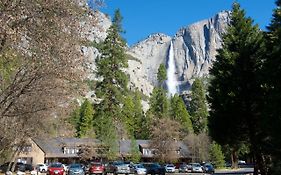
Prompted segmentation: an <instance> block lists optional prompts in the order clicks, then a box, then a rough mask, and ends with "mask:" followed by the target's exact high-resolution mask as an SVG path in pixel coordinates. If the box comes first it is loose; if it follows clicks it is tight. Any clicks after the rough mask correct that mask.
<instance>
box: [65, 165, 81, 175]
mask: <svg viewBox="0 0 281 175" xmlns="http://www.w3.org/2000/svg"><path fill="white" fill-rule="evenodd" d="M67 174H68V175H85V172H84V169H83V166H82V165H81V164H78V163H73V164H70V165H69V166H68V173H67Z"/></svg>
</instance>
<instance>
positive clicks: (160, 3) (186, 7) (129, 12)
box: [99, 0, 276, 46]
mask: <svg viewBox="0 0 281 175" xmlns="http://www.w3.org/2000/svg"><path fill="white" fill-rule="evenodd" d="M104 1H105V4H106V6H105V7H102V8H100V9H99V10H100V11H102V12H104V13H106V14H109V15H110V16H113V15H114V11H115V10H116V9H117V8H119V9H120V11H121V14H122V16H123V28H124V30H125V31H126V33H125V34H124V35H123V37H124V38H125V39H126V41H127V42H128V44H129V45H130V46H131V45H133V44H135V43H137V42H138V41H141V40H143V39H145V38H146V37H147V36H148V35H150V34H153V33H158V32H160V33H164V34H167V35H170V36H174V35H175V34H176V32H177V30H178V29H179V28H181V27H185V26H187V25H189V24H192V23H194V22H197V21H200V20H203V19H207V18H210V17H212V16H214V15H215V14H216V13H218V12H220V11H222V10H230V9H231V5H232V3H233V2H234V0H104ZM237 2H239V3H240V4H241V7H242V8H243V9H245V10H246V13H247V16H250V17H251V18H253V19H254V22H255V23H257V24H258V25H259V26H260V28H261V29H265V26H267V25H268V24H269V22H270V20H271V17H272V10H273V9H274V8H275V7H276V6H275V3H274V2H275V0H237Z"/></svg>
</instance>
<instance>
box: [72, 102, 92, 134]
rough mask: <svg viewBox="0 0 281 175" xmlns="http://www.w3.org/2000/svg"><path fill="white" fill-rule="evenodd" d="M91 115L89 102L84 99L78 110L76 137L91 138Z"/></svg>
mask: <svg viewBox="0 0 281 175" xmlns="http://www.w3.org/2000/svg"><path fill="white" fill-rule="evenodd" d="M93 115H94V110H93V107H92V105H91V103H90V102H89V100H87V99H86V100H85V101H84V102H83V104H82V106H81V108H80V110H79V121H78V123H77V131H76V134H77V137H79V138H82V137H87V136H91V132H93Z"/></svg>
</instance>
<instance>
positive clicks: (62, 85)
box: [0, 0, 281, 175]
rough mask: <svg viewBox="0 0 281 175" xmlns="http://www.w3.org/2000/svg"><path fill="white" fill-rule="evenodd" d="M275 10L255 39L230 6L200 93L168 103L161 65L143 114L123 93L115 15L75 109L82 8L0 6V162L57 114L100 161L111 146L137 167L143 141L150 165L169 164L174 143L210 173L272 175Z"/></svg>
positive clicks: (277, 48) (280, 14)
mask: <svg viewBox="0 0 281 175" xmlns="http://www.w3.org/2000/svg"><path fill="white" fill-rule="evenodd" d="M97 2H101V1H97ZM92 5H94V4H92ZM96 5H97V4H96ZM276 5H277V7H276V8H275V10H274V12H273V16H272V20H271V23H270V24H269V25H268V27H267V30H266V31H262V30H260V28H259V27H258V25H255V24H254V22H253V20H252V19H251V18H250V17H246V15H245V11H244V10H243V9H241V7H240V5H239V4H238V3H234V4H233V7H232V13H231V20H230V24H229V26H228V28H227V30H226V33H225V34H224V35H223V37H222V47H221V48H220V49H218V54H217V56H216V61H215V62H214V63H213V67H212V68H211V70H210V75H209V77H208V84H207V85H205V84H204V82H203V79H202V78H200V77H196V78H194V79H193V80H192V81H193V84H192V86H191V87H190V96H188V99H189V100H188V101H184V100H183V96H182V95H177V94H176V95H174V96H169V95H168V92H167V90H166V89H165V88H164V87H165V80H166V79H167V73H166V66H165V65H164V64H161V65H160V66H159V69H158V73H157V80H158V82H157V86H155V87H154V89H153V91H152V93H151V94H150V97H149V99H148V103H149V109H148V110H147V111H146V112H144V111H143V107H142V100H144V98H143V96H144V95H143V94H142V93H141V92H140V91H139V90H138V89H129V88H128V81H129V76H128V75H127V74H126V73H125V71H124V70H125V69H126V68H127V67H128V58H127V57H128V55H126V47H127V45H126V42H125V40H124V39H123V38H122V33H123V32H124V30H123V28H122V16H121V12H120V10H116V12H115V15H114V18H113V20H112V25H111V27H110V28H109V29H108V31H107V37H106V38H105V40H104V41H102V42H100V43H93V44H94V45H95V46H97V49H98V51H99V53H100V54H99V56H98V58H97V59H96V72H95V73H96V76H97V80H96V81H95V83H94V85H93V87H92V88H93V89H94V90H95V95H96V97H97V99H98V100H97V101H95V102H93V101H91V100H89V99H83V100H82V102H81V105H80V106H79V105H78V107H77V106H76V108H75V107H73V105H72V104H73V99H75V98H78V97H80V95H81V94H79V92H80V90H82V89H83V88H84V84H85V83H84V82H83V81H82V80H83V78H84V77H83V75H81V72H79V70H80V69H74V68H75V67H77V65H81V56H79V50H78V49H77V46H79V45H80V44H81V43H83V42H84V41H83V39H81V37H79V30H77V28H79V20H81V19H82V18H83V16H84V14H86V13H88V12H89V10H90V9H89V8H87V7H81V6H79V5H78V4H77V3H75V2H72V1H66V0H61V1H59V2H58V1H57V0H50V1H48V2H46V1H43V0H38V1H36V3H30V1H28V0H21V1H10V0H3V1H1V2H0V11H1V13H0V24H1V28H0V122H1V125H0V157H1V159H10V160H12V159H15V157H16V156H17V154H18V150H17V149H16V150H15V149H13V148H14V147H15V145H20V146H22V145H24V144H26V141H27V139H28V138H35V137H37V136H42V135H45V136H46V135H47V136H51V135H52V133H51V132H50V128H54V127H55V130H57V129H58V128H59V127H58V126H56V125H54V123H55V122H57V121H56V120H58V116H63V115H65V116H70V117H69V120H67V122H66V121H63V122H60V123H62V125H64V124H67V123H68V124H71V125H72V126H73V128H74V130H75V131H74V132H73V136H75V137H79V138H85V137H89V138H97V139H99V140H100V141H101V143H102V146H104V147H105V148H107V149H102V150H103V151H104V152H102V154H103V155H105V156H106V158H107V159H109V160H114V159H116V158H117V157H118V141H119V140H122V139H127V140H131V156H130V159H131V160H133V161H135V162H138V161H139V160H140V156H139V153H138V150H137V143H136V140H137V139H148V140H150V146H151V147H152V148H155V150H156V151H155V157H156V159H157V161H160V162H176V161H177V159H178V157H177V155H175V154H174V153H173V151H174V150H175V147H176V145H175V141H176V140H180V141H183V142H184V143H186V144H187V145H188V146H189V149H190V151H191V155H192V161H196V162H200V161H211V162H212V163H214V165H215V166H216V167H218V168H220V167H223V166H224V164H225V160H231V161H232V166H233V167H234V168H236V167H237V163H238V159H239V157H243V156H245V157H247V158H248V159H250V161H252V162H253V163H254V165H255V168H254V174H255V175H257V174H258V173H260V174H262V175H269V174H270V175H275V174H276V175H277V174H280V173H281V161H280V160H281V151H280V148H281V136H280V134H279V127H280V126H281V108H280V107H279V105H280V104H281V81H280V80H279V79H280V77H281V0H277V1H276ZM46 19H48V20H46ZM46 26H48V27H46ZM70 99H71V100H70ZM146 100H147V99H146ZM71 112H72V113H71ZM70 113H71V114H70ZM57 123H58V122H57ZM57 134H58V133H57V132H56V134H53V135H55V136H58V135H57ZM83 150H84V151H82V152H81V153H80V154H81V157H83V159H85V160H86V159H89V158H90V157H92V156H89V155H94V154H96V152H95V151H93V149H92V148H91V147H86V146H85V148H83Z"/></svg>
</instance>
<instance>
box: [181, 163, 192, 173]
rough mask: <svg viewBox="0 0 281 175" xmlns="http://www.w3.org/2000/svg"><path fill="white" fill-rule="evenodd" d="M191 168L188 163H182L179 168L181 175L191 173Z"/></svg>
mask: <svg viewBox="0 0 281 175" xmlns="http://www.w3.org/2000/svg"><path fill="white" fill-rule="evenodd" d="M189 167H191V166H188V165H187V164H186V163H182V164H180V166H179V173H187V172H190V171H191V168H189Z"/></svg>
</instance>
